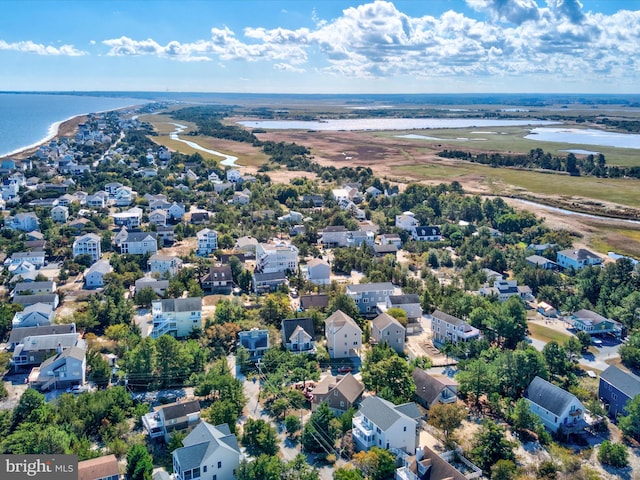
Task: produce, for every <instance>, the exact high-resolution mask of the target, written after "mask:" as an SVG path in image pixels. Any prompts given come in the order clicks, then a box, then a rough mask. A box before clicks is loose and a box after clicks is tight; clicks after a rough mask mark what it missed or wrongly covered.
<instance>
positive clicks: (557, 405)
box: [524, 377, 576, 416]
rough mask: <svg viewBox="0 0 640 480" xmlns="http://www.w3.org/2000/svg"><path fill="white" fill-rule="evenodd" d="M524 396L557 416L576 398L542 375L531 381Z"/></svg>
mask: <svg viewBox="0 0 640 480" xmlns="http://www.w3.org/2000/svg"><path fill="white" fill-rule="evenodd" d="M524 397H525V398H527V399H528V400H530V401H532V402H533V403H535V404H536V405H539V406H540V407H542V408H544V409H545V410H548V411H549V412H551V413H553V414H554V415H556V416H560V415H562V412H564V411H565V410H566V408H567V407H568V406H569V404H570V403H571V402H572V401H573V400H574V399H575V398H576V397H575V396H574V395H573V394H571V393H569V392H567V391H566V390H563V389H561V388H560V387H556V386H555V385H554V384H553V383H549V382H547V381H546V380H544V379H542V378H540V377H536V378H534V379H533V380H532V381H531V383H530V384H529V386H528V387H527V389H526V390H525V391H524Z"/></svg>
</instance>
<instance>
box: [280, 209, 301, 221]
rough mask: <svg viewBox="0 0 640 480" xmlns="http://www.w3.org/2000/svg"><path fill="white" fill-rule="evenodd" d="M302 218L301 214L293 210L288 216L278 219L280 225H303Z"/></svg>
mask: <svg viewBox="0 0 640 480" xmlns="http://www.w3.org/2000/svg"><path fill="white" fill-rule="evenodd" d="M302 218H303V216H302V214H301V213H300V212H294V211H293V210H291V211H289V213H287V214H286V215H282V216H280V217H278V221H279V222H280V223H301V222H302Z"/></svg>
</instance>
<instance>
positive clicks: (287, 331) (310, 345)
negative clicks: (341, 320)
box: [282, 318, 316, 353]
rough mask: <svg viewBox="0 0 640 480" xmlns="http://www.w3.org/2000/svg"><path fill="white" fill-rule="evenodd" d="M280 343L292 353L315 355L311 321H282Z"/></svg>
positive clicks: (295, 319) (307, 319) (297, 319)
mask: <svg viewBox="0 0 640 480" xmlns="http://www.w3.org/2000/svg"><path fill="white" fill-rule="evenodd" d="M282 343H283V344H284V346H285V348H286V349H287V350H289V351H291V352H294V353H301V352H302V353H315V351H316V346H315V340H314V331H313V320H311V319H310V318H287V319H284V320H282Z"/></svg>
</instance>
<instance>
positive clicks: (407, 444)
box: [351, 395, 422, 455]
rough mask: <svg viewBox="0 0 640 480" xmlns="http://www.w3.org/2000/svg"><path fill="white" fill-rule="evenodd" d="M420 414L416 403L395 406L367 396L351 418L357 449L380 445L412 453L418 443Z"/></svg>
mask: <svg viewBox="0 0 640 480" xmlns="http://www.w3.org/2000/svg"><path fill="white" fill-rule="evenodd" d="M421 417H422V413H421V412H420V410H419V408H418V406H417V405H416V404H415V403H413V402H411V403H404V404H402V405H394V404H393V403H391V402H389V401H387V400H384V399H382V398H380V397H378V396H375V395H374V396H371V397H367V398H365V399H364V400H362V402H360V408H359V410H358V412H357V413H356V414H355V415H354V416H353V419H352V421H351V426H352V429H351V433H352V435H353V441H354V444H355V446H356V449H357V450H369V449H370V448H371V447H379V448H384V449H386V450H389V449H397V450H402V451H403V452H405V453H408V454H409V455H413V454H415V452H416V447H417V446H418V434H419V428H418V426H419V423H418V421H419V419H420V418H421Z"/></svg>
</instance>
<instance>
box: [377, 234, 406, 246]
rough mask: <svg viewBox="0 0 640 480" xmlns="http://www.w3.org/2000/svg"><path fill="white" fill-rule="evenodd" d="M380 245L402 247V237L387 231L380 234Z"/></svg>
mask: <svg viewBox="0 0 640 480" xmlns="http://www.w3.org/2000/svg"><path fill="white" fill-rule="evenodd" d="M380 245H395V246H396V247H398V248H402V239H401V238H400V235H398V234H397V233H385V234H383V235H380Z"/></svg>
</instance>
